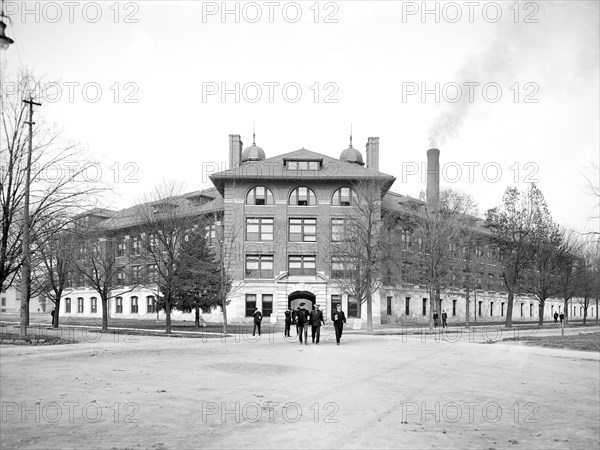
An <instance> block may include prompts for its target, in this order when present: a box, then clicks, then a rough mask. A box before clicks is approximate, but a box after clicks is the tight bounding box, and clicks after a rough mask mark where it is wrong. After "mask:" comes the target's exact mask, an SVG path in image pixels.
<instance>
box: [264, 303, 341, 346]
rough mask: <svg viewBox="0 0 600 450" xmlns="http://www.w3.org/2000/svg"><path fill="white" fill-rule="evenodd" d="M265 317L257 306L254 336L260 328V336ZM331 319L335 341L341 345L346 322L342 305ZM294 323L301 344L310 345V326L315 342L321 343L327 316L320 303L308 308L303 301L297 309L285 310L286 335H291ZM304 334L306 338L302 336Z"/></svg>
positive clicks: (338, 306) (313, 341)
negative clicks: (322, 327)
mask: <svg viewBox="0 0 600 450" xmlns="http://www.w3.org/2000/svg"><path fill="white" fill-rule="evenodd" d="M262 319H263V315H262V313H261V312H260V311H259V310H258V308H256V309H255V310H254V330H253V331H252V336H255V333H256V331H257V330H258V335H259V336H260V325H261V322H262ZM331 321H332V322H333V327H334V329H335V341H336V342H337V345H340V341H341V339H342V331H343V329H344V324H345V323H346V315H345V314H344V311H342V305H339V304H338V305H337V307H336V310H335V311H334V312H333V313H332V314H331ZM292 324H295V325H296V334H297V336H298V338H299V340H300V345H302V344H303V343H304V345H308V327H310V328H311V333H310V335H311V338H312V343H313V344H319V342H320V340H321V326H322V325H325V317H324V316H323V311H321V307H320V305H315V307H314V309H312V310H311V311H309V310H308V309H306V303H305V302H301V303H300V305H298V307H297V308H296V309H295V310H293V311H292V310H291V309H289V308H288V309H287V310H286V311H285V329H284V336H285V337H291V335H290V329H291V327H292ZM303 336H304V340H303V339H302V337H303Z"/></svg>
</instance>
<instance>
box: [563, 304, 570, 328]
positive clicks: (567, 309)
mask: <svg viewBox="0 0 600 450" xmlns="http://www.w3.org/2000/svg"><path fill="white" fill-rule="evenodd" d="M563 308H564V309H565V313H564V314H565V318H564V319H563V324H564V325H565V326H566V325H568V324H569V299H568V298H565V299H564V304H563Z"/></svg>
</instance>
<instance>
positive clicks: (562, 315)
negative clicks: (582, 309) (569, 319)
mask: <svg viewBox="0 0 600 450" xmlns="http://www.w3.org/2000/svg"><path fill="white" fill-rule="evenodd" d="M563 320H565V314H564V313H560V323H563Z"/></svg>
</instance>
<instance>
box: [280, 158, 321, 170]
mask: <svg viewBox="0 0 600 450" xmlns="http://www.w3.org/2000/svg"><path fill="white" fill-rule="evenodd" d="M284 164H285V166H286V167H287V170H321V166H322V164H323V160H284Z"/></svg>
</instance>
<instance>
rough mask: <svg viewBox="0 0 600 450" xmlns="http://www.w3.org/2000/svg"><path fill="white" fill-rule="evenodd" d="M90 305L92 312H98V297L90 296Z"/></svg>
mask: <svg viewBox="0 0 600 450" xmlns="http://www.w3.org/2000/svg"><path fill="white" fill-rule="evenodd" d="M90 306H91V311H90V312H92V313H97V312H98V299H97V298H96V297H92V298H90Z"/></svg>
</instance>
